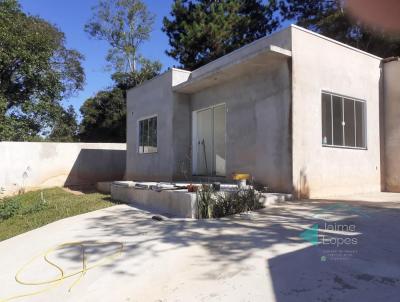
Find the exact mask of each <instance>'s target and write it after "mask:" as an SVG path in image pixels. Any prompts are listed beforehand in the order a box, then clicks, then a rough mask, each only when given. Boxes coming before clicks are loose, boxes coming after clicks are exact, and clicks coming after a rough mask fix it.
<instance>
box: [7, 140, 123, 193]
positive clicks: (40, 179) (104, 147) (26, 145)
mask: <svg viewBox="0 0 400 302" xmlns="http://www.w3.org/2000/svg"><path fill="white" fill-rule="evenodd" d="M125 158H126V145H125V144H104V143H94V144H92V143H90V144H89V143H30V142H0V188H3V189H4V193H5V194H6V195H10V194H13V193H16V192H18V191H19V190H21V189H22V190H33V189H38V188H46V187H54V186H86V185H93V184H95V183H96V182H98V181H106V180H120V179H123V177H124V173H125Z"/></svg>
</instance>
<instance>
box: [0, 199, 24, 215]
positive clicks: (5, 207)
mask: <svg viewBox="0 0 400 302" xmlns="http://www.w3.org/2000/svg"><path fill="white" fill-rule="evenodd" d="M20 208H21V203H20V202H19V201H18V200H16V199H9V200H1V201H0V220H6V219H9V218H11V217H13V216H15V215H17V214H18V212H19V210H20Z"/></svg>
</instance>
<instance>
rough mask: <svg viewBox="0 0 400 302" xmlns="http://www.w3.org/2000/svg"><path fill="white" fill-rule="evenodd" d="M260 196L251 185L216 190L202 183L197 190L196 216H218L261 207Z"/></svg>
mask: <svg viewBox="0 0 400 302" xmlns="http://www.w3.org/2000/svg"><path fill="white" fill-rule="evenodd" d="M261 197H262V195H261V194H260V193H259V192H257V191H256V190H255V189H254V188H253V187H252V186H249V187H248V188H243V189H238V190H236V191H234V192H216V191H215V190H214V189H213V188H212V187H211V186H209V185H203V186H202V187H201V188H200V189H199V190H198V192H197V216H198V218H199V219H201V218H220V217H224V216H229V215H234V214H238V213H242V212H247V211H254V210H258V209H261V208H262V207H263V204H262V203H261V202H260V199H261Z"/></svg>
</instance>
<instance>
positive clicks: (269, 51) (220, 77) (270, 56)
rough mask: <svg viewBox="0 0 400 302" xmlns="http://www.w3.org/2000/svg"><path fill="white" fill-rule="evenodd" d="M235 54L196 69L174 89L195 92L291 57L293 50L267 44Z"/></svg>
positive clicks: (187, 92) (188, 92) (182, 91)
mask: <svg viewBox="0 0 400 302" xmlns="http://www.w3.org/2000/svg"><path fill="white" fill-rule="evenodd" d="M235 55H236V58H235V57H233V58H230V60H225V61H223V60H221V61H218V60H220V59H223V58H224V57H222V58H220V59H218V60H216V61H214V62H211V63H209V64H207V65H205V66H203V67H200V68H199V69H196V70H195V71H193V72H192V73H191V75H190V76H189V78H188V80H187V81H185V82H183V83H181V84H178V85H176V86H174V87H173V88H172V90H173V91H175V92H180V93H186V94H191V93H195V92H198V91H200V90H202V89H204V88H207V87H211V86H214V85H217V84H219V83H222V82H225V81H228V80H229V79H232V78H235V77H237V76H240V75H242V74H245V73H248V72H251V71H252V70H254V68H255V67H256V66H264V65H267V64H268V63H269V62H270V61H271V60H274V59H285V58H286V59H287V58H290V57H291V56H292V52H291V51H290V50H287V49H284V48H281V47H278V46H275V45H266V47H265V48H262V49H258V50H257V51H256V52H253V53H250V54H247V55H245V56H238V54H235ZM228 56H229V55H228Z"/></svg>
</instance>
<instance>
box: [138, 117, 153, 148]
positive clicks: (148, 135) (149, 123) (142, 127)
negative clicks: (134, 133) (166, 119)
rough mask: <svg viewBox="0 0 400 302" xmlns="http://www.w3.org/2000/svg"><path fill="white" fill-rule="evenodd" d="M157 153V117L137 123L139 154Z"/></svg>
mask: <svg viewBox="0 0 400 302" xmlns="http://www.w3.org/2000/svg"><path fill="white" fill-rule="evenodd" d="M151 152H157V117H152V118H149V119H145V120H141V121H139V153H151Z"/></svg>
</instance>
